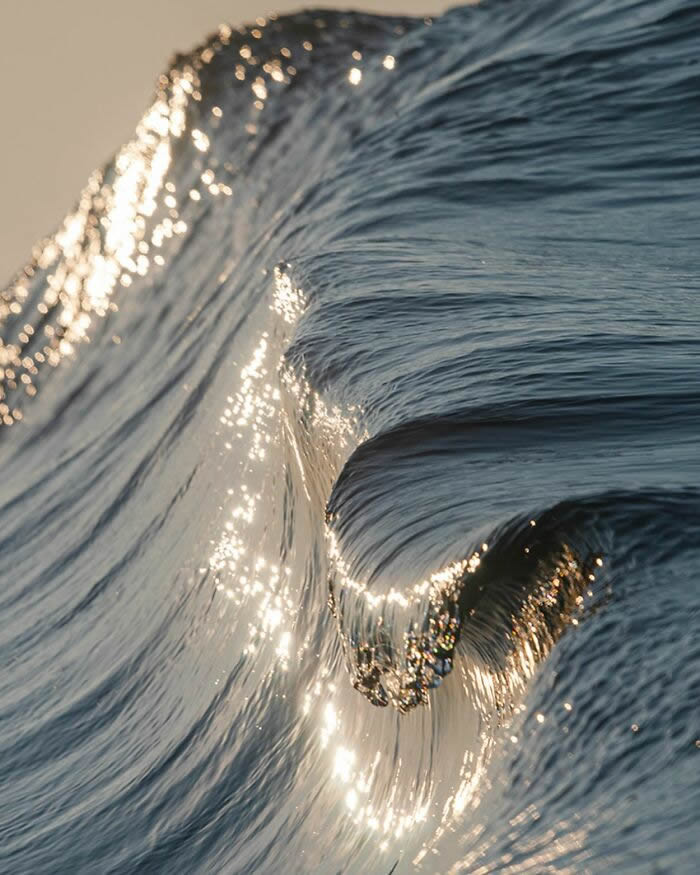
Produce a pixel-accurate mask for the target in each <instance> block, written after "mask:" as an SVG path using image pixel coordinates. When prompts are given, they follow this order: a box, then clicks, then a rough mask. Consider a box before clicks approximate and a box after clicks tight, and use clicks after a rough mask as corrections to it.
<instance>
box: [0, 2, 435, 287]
mask: <svg viewBox="0 0 700 875" xmlns="http://www.w3.org/2000/svg"><path fill="white" fill-rule="evenodd" d="M267 2H269V0H260V2H256V0H117V2H95V0H62V2H56V0H32V2H23V3H19V2H9V0H8V2H4V3H3V4H2V13H1V15H0V22H1V23H2V35H3V43H2V52H0V81H1V82H2V83H3V88H2V89H0V118H1V119H2V125H1V127H0V191H1V192H2V211H1V213H0V289H2V288H3V287H4V286H5V285H6V284H7V283H9V281H10V279H11V277H12V275H13V274H14V272H15V270H17V269H19V268H21V267H22V266H23V265H24V264H25V263H26V262H27V261H28V260H29V257H30V254H31V249H32V246H33V244H34V243H35V242H36V241H37V240H38V239H39V238H41V237H43V236H46V235H48V234H50V233H52V232H53V231H54V230H55V229H56V227H57V226H58V224H59V223H60V222H61V220H62V219H63V217H64V216H65V215H66V214H67V213H68V211H69V210H70V209H71V207H72V206H73V203H74V202H75V200H76V199H77V197H78V195H79V193H80V190H81V189H82V187H83V185H84V184H85V182H86V180H87V178H88V176H89V175H90V173H91V172H92V170H94V169H95V168H96V167H99V166H101V165H102V164H104V163H105V161H107V159H108V158H110V157H111V156H112V155H113V154H114V153H115V152H116V151H117V149H118V148H119V146H121V145H122V143H124V142H125V141H127V140H128V139H129V138H130V137H131V134H132V133H133V130H134V128H135V127H136V124H137V122H138V120H139V119H140V117H141V115H142V113H143V111H144V110H145V109H146V106H147V105H148V103H149V100H150V97H151V95H152V93H153V85H154V82H155V80H156V78H157V76H158V74H159V73H160V72H162V71H163V70H164V69H165V67H166V65H167V61H168V58H169V57H170V56H171V55H172V54H173V53H174V52H175V51H176V50H181V51H184V50H187V49H190V48H192V47H193V46H195V45H197V44H198V43H199V42H201V40H202V39H203V37H205V36H206V35H207V34H209V33H211V32H212V31H213V30H215V29H216V27H217V26H218V25H219V24H221V23H224V22H225V23H227V24H231V25H236V24H245V23H249V22H252V20H253V19H254V18H256V17H257V16H259V15H265V13H266V12H269V11H271V9H270V7H269V6H267V5H265V4H266V3H267ZM302 5H303V4H300V3H299V2H293V0H277V5H276V6H275V7H274V10H275V11H278V12H285V11H292V10H295V9H299V8H301V6H302ZM312 5H316V4H312ZM319 5H324V6H327V7H335V8H351V7H353V6H354V7H356V8H361V9H365V10H369V11H374V12H392V13H394V14H397V13H409V14H415V15H417V14H427V13H436V12H439V11H440V9H441V8H445V7H446V6H447V5H448V4H446V3H445V2H444V0H361V2H358V3H354V4H353V3H352V0H349V2H343V3H336V4H334V3H325V4H319Z"/></svg>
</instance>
